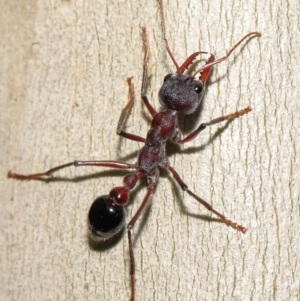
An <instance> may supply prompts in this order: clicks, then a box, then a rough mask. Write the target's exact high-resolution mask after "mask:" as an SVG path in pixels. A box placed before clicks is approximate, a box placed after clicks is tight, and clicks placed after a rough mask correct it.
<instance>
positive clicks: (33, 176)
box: [7, 160, 136, 180]
mask: <svg viewBox="0 0 300 301" xmlns="http://www.w3.org/2000/svg"><path fill="white" fill-rule="evenodd" d="M70 166H75V167H78V166H102V167H110V168H117V169H136V166H135V164H130V163H126V162H122V161H110V160H107V161H77V160H76V161H73V162H70V163H66V164H62V165H59V166H56V167H53V168H51V169H49V170H47V171H45V172H40V173H35V174H29V175H23V174H19V173H15V172H12V171H9V172H8V173H7V177H8V178H13V179H17V180H33V179H42V178H44V177H49V176H51V175H52V174H53V173H55V172H57V171H58V170H61V169H64V168H67V167H70Z"/></svg>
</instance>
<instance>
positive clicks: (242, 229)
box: [166, 166, 247, 233]
mask: <svg viewBox="0 0 300 301" xmlns="http://www.w3.org/2000/svg"><path fill="white" fill-rule="evenodd" d="M166 167H167V169H168V170H169V171H170V172H171V173H172V175H173V177H174V179H175V180H176V182H177V183H178V184H179V186H180V187H181V189H182V190H183V191H185V192H187V193H188V194H189V195H190V196H192V197H193V198H194V199H195V200H197V201H198V202H199V203H200V204H202V205H203V206H204V207H206V208H207V209H208V210H209V211H211V212H212V213H214V214H215V215H217V216H218V217H219V218H220V219H221V221H222V222H224V223H225V224H226V225H227V226H230V227H231V228H233V229H235V230H237V231H240V232H242V233H245V232H246V231H247V229H246V228H245V227H243V226H242V225H238V224H237V223H235V222H232V221H231V220H230V219H228V218H226V217H225V216H224V215H223V214H221V213H219V212H218V211H216V210H215V209H213V207H212V206H211V205H210V204H208V203H207V202H206V201H204V200H203V199H201V198H200V197H198V196H197V195H196V194H194V193H193V192H191V191H190V190H189V188H188V186H187V185H186V184H185V183H184V182H183V180H182V179H181V178H180V176H179V174H178V173H177V171H176V170H175V169H174V168H173V167H171V166H166Z"/></svg>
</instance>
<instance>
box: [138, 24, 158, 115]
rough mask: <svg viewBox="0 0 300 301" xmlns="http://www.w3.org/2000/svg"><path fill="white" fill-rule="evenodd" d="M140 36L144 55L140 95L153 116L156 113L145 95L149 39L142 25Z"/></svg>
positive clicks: (148, 68)
mask: <svg viewBox="0 0 300 301" xmlns="http://www.w3.org/2000/svg"><path fill="white" fill-rule="evenodd" d="M142 37H143V45H144V51H145V55H144V64H143V80H142V87H141V97H142V100H143V102H144V104H145V106H146V108H147V109H148V111H149V113H150V114H151V116H152V117H154V116H155V115H156V114H157V111H156V110H155V109H154V108H153V107H152V105H151V104H150V103H149V100H148V97H147V95H146V91H147V86H148V77H149V75H148V73H149V70H150V67H149V63H148V58H149V41H148V35H147V31H146V27H142Z"/></svg>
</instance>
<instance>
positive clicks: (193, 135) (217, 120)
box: [177, 107, 252, 144]
mask: <svg viewBox="0 0 300 301" xmlns="http://www.w3.org/2000/svg"><path fill="white" fill-rule="evenodd" d="M251 111H252V109H251V108H250V107H247V108H245V109H243V110H240V111H236V112H235V113H231V114H228V115H225V116H221V117H218V118H215V119H213V120H211V121H210V122H205V123H201V124H200V125H199V127H198V128H197V129H196V130H195V131H193V132H192V133H190V134H189V135H187V136H186V137H185V138H184V139H182V140H179V141H178V142H177V143H179V144H183V143H186V142H189V141H191V140H193V139H195V138H196V137H197V136H198V134H199V133H200V132H202V131H203V130H204V129H206V127H207V126H210V125H213V124H217V123H220V122H223V121H225V120H231V119H235V118H238V117H241V116H243V115H245V114H248V113H249V112H251Z"/></svg>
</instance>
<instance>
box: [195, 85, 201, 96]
mask: <svg viewBox="0 0 300 301" xmlns="http://www.w3.org/2000/svg"><path fill="white" fill-rule="evenodd" d="M202 90H203V86H202V85H197V86H195V88H194V91H195V92H196V93H198V94H199V93H201V92H202Z"/></svg>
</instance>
